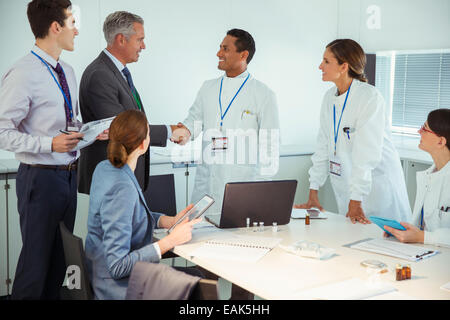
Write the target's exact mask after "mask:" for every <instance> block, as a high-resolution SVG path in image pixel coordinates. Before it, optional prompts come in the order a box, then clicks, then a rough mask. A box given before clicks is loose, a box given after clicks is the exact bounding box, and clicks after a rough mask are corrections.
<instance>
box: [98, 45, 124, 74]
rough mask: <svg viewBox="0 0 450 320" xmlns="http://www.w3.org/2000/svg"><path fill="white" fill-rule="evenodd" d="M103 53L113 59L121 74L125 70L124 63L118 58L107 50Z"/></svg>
mask: <svg viewBox="0 0 450 320" xmlns="http://www.w3.org/2000/svg"><path fill="white" fill-rule="evenodd" d="M103 52H104V53H105V54H106V55H107V56H108V57H109V58H110V59H111V61H112V62H113V63H114V65H115V66H116V68H117V69H119V71H120V72H122V70H123V68H125V66H124V65H123V64H122V62H120V61H119V59H117V58H116V57H114V56H113V55H112V54H111V52H109V51H108V50H107V49H103Z"/></svg>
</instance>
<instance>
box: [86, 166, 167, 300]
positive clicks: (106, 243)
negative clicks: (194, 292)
mask: <svg viewBox="0 0 450 320" xmlns="http://www.w3.org/2000/svg"><path fill="white" fill-rule="evenodd" d="M160 217H161V214H160V213H157V212H152V211H150V210H149V208H148V207H147V204H146V202H145V199H144V195H143V194H142V191H141V188H140V186H139V184H138V182H137V180H136V177H135V176H134V174H133V171H132V170H131V169H130V167H129V166H128V165H127V164H125V165H124V166H123V167H122V168H115V167H113V166H112V165H111V163H110V162H109V160H105V161H102V162H100V163H99V164H98V166H97V168H96V169H95V171H94V176H93V179H92V188H91V195H90V197H89V215H88V223H87V227H88V233H87V236H86V241H85V251H86V265H87V268H88V272H89V276H90V279H91V284H92V288H93V289H94V293H95V297H96V299H101V300H104V299H108V300H109V299H113V300H116V299H125V296H126V291H127V287H128V280H129V276H130V274H131V271H132V269H133V266H134V265H135V264H136V262H137V261H145V262H159V255H158V253H157V252H156V249H155V247H154V245H153V244H152V241H153V230H154V228H156V226H157V224H158V220H159V219H160Z"/></svg>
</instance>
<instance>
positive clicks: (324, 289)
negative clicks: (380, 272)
mask: <svg viewBox="0 0 450 320" xmlns="http://www.w3.org/2000/svg"><path fill="white" fill-rule="evenodd" d="M396 290H397V289H395V288H394V287H392V286H390V285H389V284H387V283H384V282H369V281H363V280H361V279H357V278H352V279H348V280H344V281H340V282H335V283H331V284H327V285H324V286H320V287H316V288H312V289H307V290H303V291H300V292H298V293H297V294H295V295H294V297H293V298H294V299H313V300H317V299H320V300H361V299H369V298H372V297H375V296H378V295H382V294H386V293H388V292H393V291H396Z"/></svg>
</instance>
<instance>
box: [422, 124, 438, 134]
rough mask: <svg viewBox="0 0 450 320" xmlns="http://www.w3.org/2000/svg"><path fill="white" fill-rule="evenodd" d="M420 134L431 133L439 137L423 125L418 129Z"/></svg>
mask: <svg viewBox="0 0 450 320" xmlns="http://www.w3.org/2000/svg"><path fill="white" fill-rule="evenodd" d="M421 132H428V133H432V134H434V135H436V136H438V137H440V135H438V134H437V133H436V132H433V131H431V130H430V129H427V128H425V123H424V124H423V125H422V126H421V127H420V129H419V133H421Z"/></svg>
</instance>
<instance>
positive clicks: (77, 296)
mask: <svg viewBox="0 0 450 320" xmlns="http://www.w3.org/2000/svg"><path fill="white" fill-rule="evenodd" d="M59 229H60V230H61V238H62V242H63V247H64V257H65V260H66V266H67V267H68V266H71V265H75V266H78V267H79V268H80V276H81V279H80V283H81V288H80V289H67V290H63V291H62V292H63V296H64V297H63V298H65V299H68V300H92V299H93V298H94V293H93V290H92V287H91V283H90V280H89V275H88V274H87V269H86V264H85V261H86V257H85V254H84V249H83V241H82V240H81V238H78V237H77V236H75V235H73V234H72V232H70V231H69V230H68V229H67V228H66V226H65V224H64V222H62V221H61V222H60V223H59Z"/></svg>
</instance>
